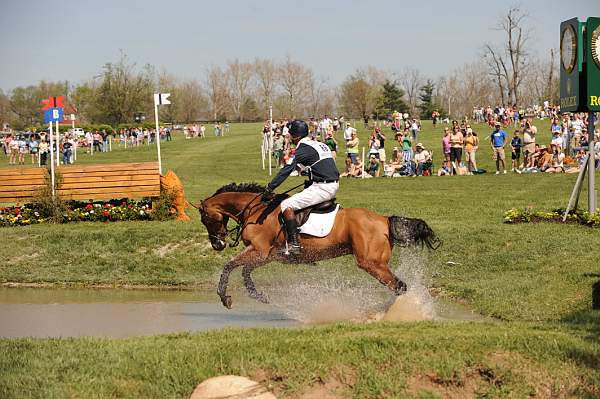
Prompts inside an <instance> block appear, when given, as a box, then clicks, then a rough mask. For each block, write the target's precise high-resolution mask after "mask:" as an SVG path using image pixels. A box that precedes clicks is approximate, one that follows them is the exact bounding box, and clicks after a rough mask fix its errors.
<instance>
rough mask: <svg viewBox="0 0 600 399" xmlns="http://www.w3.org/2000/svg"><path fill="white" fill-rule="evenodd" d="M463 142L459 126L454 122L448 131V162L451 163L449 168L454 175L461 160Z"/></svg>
mask: <svg viewBox="0 0 600 399" xmlns="http://www.w3.org/2000/svg"><path fill="white" fill-rule="evenodd" d="M454 122H456V121H454ZM454 122H453V124H454ZM463 142H464V136H463V134H462V132H461V131H460V127H459V126H458V124H454V126H453V128H452V132H451V133H450V164H451V165H452V169H451V170H452V174H454V175H456V174H457V173H458V167H459V166H460V163H461V162H462V149H463Z"/></svg>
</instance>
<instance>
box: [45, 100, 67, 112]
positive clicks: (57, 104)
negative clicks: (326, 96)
mask: <svg viewBox="0 0 600 399" xmlns="http://www.w3.org/2000/svg"><path fill="white" fill-rule="evenodd" d="M64 98H65V97H64V96H57V97H48V98H45V99H43V100H42V110H44V111H45V110H47V109H50V108H63V100H64Z"/></svg>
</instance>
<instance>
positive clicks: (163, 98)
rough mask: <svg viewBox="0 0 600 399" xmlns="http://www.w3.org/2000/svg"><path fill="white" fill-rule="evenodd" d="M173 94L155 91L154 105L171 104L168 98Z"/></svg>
mask: <svg viewBox="0 0 600 399" xmlns="http://www.w3.org/2000/svg"><path fill="white" fill-rule="evenodd" d="M170 96H171V93H155V94H154V105H167V104H171V101H170V100H168V98H169V97H170Z"/></svg>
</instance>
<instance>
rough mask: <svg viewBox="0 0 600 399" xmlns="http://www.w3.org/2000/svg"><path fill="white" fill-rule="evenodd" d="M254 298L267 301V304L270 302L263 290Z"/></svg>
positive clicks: (263, 301)
mask: <svg viewBox="0 0 600 399" xmlns="http://www.w3.org/2000/svg"><path fill="white" fill-rule="evenodd" d="M254 299H256V300H257V301H258V302H261V303H265V304H267V303H269V297H268V296H266V295H265V294H263V293H262V292H259V293H258V294H256V296H255V297H254Z"/></svg>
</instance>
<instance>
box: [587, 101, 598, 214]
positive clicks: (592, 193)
mask: <svg viewBox="0 0 600 399" xmlns="http://www.w3.org/2000/svg"><path fill="white" fill-rule="evenodd" d="M595 132H596V129H595V127H594V113H593V112H591V111H590V112H588V154H589V158H588V211H589V212H590V213H593V212H596V207H597V206H596V170H595V166H596V165H595V162H596V157H595V156H594V133H595Z"/></svg>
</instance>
